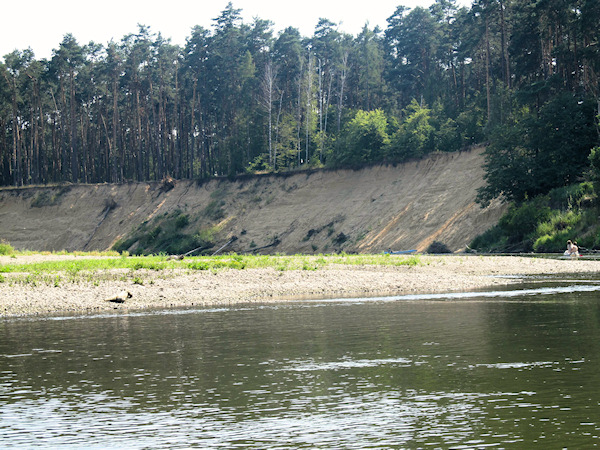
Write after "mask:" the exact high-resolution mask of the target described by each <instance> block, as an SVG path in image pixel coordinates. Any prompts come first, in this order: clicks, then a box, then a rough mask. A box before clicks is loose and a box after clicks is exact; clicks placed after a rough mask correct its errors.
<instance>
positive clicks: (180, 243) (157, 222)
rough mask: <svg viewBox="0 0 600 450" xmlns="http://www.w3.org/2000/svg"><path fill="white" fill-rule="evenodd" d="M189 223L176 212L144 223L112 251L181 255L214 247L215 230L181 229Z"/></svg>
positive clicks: (181, 214)
mask: <svg viewBox="0 0 600 450" xmlns="http://www.w3.org/2000/svg"><path fill="white" fill-rule="evenodd" d="M189 223H190V218H189V215H187V214H184V213H183V212H182V211H180V210H176V211H174V212H172V213H170V214H167V215H164V216H162V217H157V218H155V219H154V220H153V221H152V223H148V222H145V223H143V224H142V225H140V227H138V229H137V230H135V231H134V232H133V233H131V235H130V236H128V237H127V238H125V239H122V240H120V241H118V242H117V243H116V244H115V245H114V246H113V250H115V251H117V252H127V251H128V250H129V249H133V252H134V253H135V254H137V255H149V254H158V253H165V254H169V255H181V254H184V253H187V252H189V251H191V250H194V249H199V250H198V251H199V252H201V251H202V250H204V251H206V250H208V249H210V248H212V247H213V246H214V235H215V234H216V231H215V229H213V228H207V229H203V230H200V231H198V232H196V233H192V234H189V233H185V232H183V231H182V230H183V229H184V228H186V227H187V226H188V225H189Z"/></svg>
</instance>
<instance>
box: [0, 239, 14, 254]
mask: <svg viewBox="0 0 600 450" xmlns="http://www.w3.org/2000/svg"><path fill="white" fill-rule="evenodd" d="M14 253H15V249H14V248H13V246H12V245H10V244H9V243H8V242H6V241H3V240H2V241H0V255H12V254H14Z"/></svg>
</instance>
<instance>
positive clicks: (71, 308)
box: [0, 255, 600, 317]
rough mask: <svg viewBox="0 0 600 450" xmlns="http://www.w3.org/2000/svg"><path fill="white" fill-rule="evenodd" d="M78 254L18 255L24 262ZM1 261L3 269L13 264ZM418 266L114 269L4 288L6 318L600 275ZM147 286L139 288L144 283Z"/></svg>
mask: <svg viewBox="0 0 600 450" xmlns="http://www.w3.org/2000/svg"><path fill="white" fill-rule="evenodd" d="M69 257H72V256H59V255H46V256H44V255H33V256H19V257H18V262H19V263H23V262H27V261H31V260H32V259H40V258H48V259H57V258H69ZM15 262H17V261H15V259H14V258H13V259H9V258H8V257H0V264H7V263H15ZM421 262H422V264H420V265H418V266H412V267H410V266H399V267H379V266H378V267H373V266H360V267H356V266H327V267H325V268H322V269H319V270H316V271H301V270H298V271H277V270H275V269H246V270H221V271H215V272H213V271H196V272H188V271H158V272H157V271H152V272H150V271H136V272H135V276H136V277H137V283H134V281H133V278H132V276H131V274H130V275H129V276H124V275H125V273H124V272H119V271H114V272H110V273H102V274H99V275H96V276H94V277H92V279H90V280H87V281H86V280H80V281H77V282H75V283H73V282H67V281H61V283H59V286H57V287H55V286H54V285H53V284H51V283H49V284H39V285H37V286H31V285H30V284H28V285H24V284H21V283H13V282H11V277H12V276H14V275H13V274H4V275H3V277H4V281H3V282H2V283H0V317H11V316H19V315H46V314H56V313H60V314H81V313H90V312H99V311H107V310H114V309H117V310H121V311H127V310H129V311H131V310H140V309H148V308H159V309H161V308H172V307H188V306H209V305H229V304H235V303H250V302H269V301H285V300H286V299H293V298H296V299H297V298H302V297H309V296H325V297H335V296H353V295H356V296H369V295H380V294H388V295H402V294H409V293H434V292H435V293H439V292H459V291H468V290H473V289H480V288H485V287H493V286H500V285H507V284H511V283H515V282H518V281H520V279H521V277H523V276H526V275H535V274H563V273H564V274H574V273H582V274H583V273H595V272H600V261H591V260H554V259H540V258H529V257H516V256H515V257H513V256H510V257H509V256H462V255H448V256H430V255H422V256H421ZM140 280H141V284H140ZM124 290H125V291H128V292H130V293H131V294H132V297H131V298H129V299H127V300H126V301H125V302H124V303H120V304H115V303H112V302H108V301H106V299H107V298H109V297H112V296H115V295H116V294H118V293H119V292H121V291H124Z"/></svg>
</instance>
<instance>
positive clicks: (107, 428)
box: [0, 280, 600, 449]
mask: <svg viewBox="0 0 600 450" xmlns="http://www.w3.org/2000/svg"><path fill="white" fill-rule="evenodd" d="M599 289H600V286H599V285H598V284H597V282H596V281H593V280H588V281H586V280H578V281H566V280H562V281H560V280H557V281H551V280H550V281H548V280H546V281H544V282H543V283H542V282H535V280H533V281H532V282H531V283H530V284H528V285H522V286H519V287H517V288H513V289H512V290H510V291H496V292H488V293H469V294H459V295H457V294H454V295H450V296H443V295H442V296H439V295H438V296H436V295H431V296H427V295H424V296H409V297H381V298H377V299H337V300H304V301H294V302H288V303H281V304H268V305H259V306H256V305H255V306H243V305H242V306H233V307H228V308H215V309H195V310H171V311H155V312H145V313H133V314H123V313H118V314H114V315H101V316H92V317H90V316H86V317H50V318H44V319H40V318H34V319H31V318H28V319H24V318H19V319H5V320H2V321H0V447H7V446H10V447H38V448H45V447H68V446H72V447H85V448H94V447H96V448H106V447H128V448H178V447H186V448H187V447H202V448H228V449H230V448H256V449H259V448H260V449H264V448H277V449H286V448H347V449H352V448H360V449H362V448H417V447H419V448H420V447H429V448H482V447H488V446H491V447H494V446H497V447H500V448H532V447H541V446H547V447H548V448H558V447H572V448H589V447H592V446H596V445H598V443H599V442H600V439H599V436H600V389H598V381H599V380H600V375H599V374H600V291H599Z"/></svg>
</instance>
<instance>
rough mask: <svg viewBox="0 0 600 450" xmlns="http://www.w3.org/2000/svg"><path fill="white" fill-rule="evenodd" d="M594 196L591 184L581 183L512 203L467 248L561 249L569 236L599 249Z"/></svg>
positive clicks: (581, 243) (511, 249)
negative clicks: (496, 221) (493, 224)
mask: <svg viewBox="0 0 600 450" xmlns="http://www.w3.org/2000/svg"><path fill="white" fill-rule="evenodd" d="M595 198H596V194H595V191H594V189H593V186H592V184H591V183H590V182H583V183H578V184H574V185H570V186H565V187H561V188H556V189H553V190H551V191H550V192H549V193H548V195H540V196H538V197H536V198H534V199H532V200H528V201H525V202H523V203H521V204H520V205H516V204H513V205H511V207H510V208H509V210H508V212H507V213H506V214H505V215H504V216H503V217H502V218H501V219H500V220H499V222H498V225H496V226H495V227H493V228H491V229H490V230H488V231H487V232H486V233H484V234H483V235H481V236H478V237H477V238H476V239H475V240H474V241H473V242H472V243H471V244H470V247H471V248H473V249H476V250H479V251H486V252H489V251H492V252H505V251H535V252H562V251H564V249H565V245H566V241H567V240H568V239H571V240H577V241H578V242H579V244H580V245H582V246H584V247H585V248H594V249H595V248H600V241H599V240H598V239H597V236H598V231H599V230H600V225H599V224H598V221H597V217H598V213H599V211H598V209H597V207H596V206H595Z"/></svg>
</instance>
